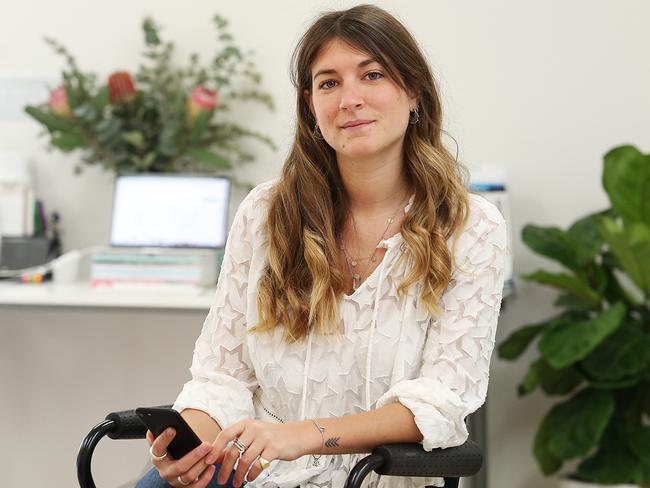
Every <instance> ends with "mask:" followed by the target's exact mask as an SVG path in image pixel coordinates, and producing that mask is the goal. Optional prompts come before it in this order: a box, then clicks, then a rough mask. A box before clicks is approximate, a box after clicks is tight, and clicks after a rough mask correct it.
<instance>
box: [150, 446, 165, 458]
mask: <svg viewBox="0 0 650 488" xmlns="http://www.w3.org/2000/svg"><path fill="white" fill-rule="evenodd" d="M149 454H151V457H152V458H153V459H155V460H156V461H162V460H163V459H165V458H166V457H167V451H165V454H163V455H162V456H156V455H155V454H154V452H153V445H151V446H149Z"/></svg>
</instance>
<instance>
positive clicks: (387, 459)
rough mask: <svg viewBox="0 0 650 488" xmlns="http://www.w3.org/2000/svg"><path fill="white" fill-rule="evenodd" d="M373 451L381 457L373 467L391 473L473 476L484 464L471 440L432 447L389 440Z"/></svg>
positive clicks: (481, 456)
mask: <svg viewBox="0 0 650 488" xmlns="http://www.w3.org/2000/svg"><path fill="white" fill-rule="evenodd" d="M373 454H379V455H380V456H381V457H382V458H383V459H384V463H383V464H382V465H381V467H379V468H378V469H376V470H375V471H376V472H377V473H378V474H386V475H391V476H440V477H445V476H449V477H459V476H472V475H474V474H476V473H477V472H478V470H479V469H481V465H482V464H483V454H482V453H481V448H480V447H479V446H478V445H477V444H476V443H475V442H474V441H466V442H465V444H463V445H460V446H457V447H448V448H447V449H433V450H432V451H425V450H424V449H423V448H422V445H420V444H389V445H385V446H378V447H377V448H376V449H375V450H374V451H373Z"/></svg>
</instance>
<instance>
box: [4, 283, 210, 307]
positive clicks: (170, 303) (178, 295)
mask: <svg viewBox="0 0 650 488" xmlns="http://www.w3.org/2000/svg"><path fill="white" fill-rule="evenodd" d="M215 290H216V287H209V288H198V287H189V286H174V285H152V286H145V285H142V286H137V287H119V288H116V289H108V288H92V287H91V286H90V285H89V283H87V282H79V283H72V284H57V283H52V282H47V283H44V284H40V285H36V284H21V283H16V282H0V306H1V305H25V306H50V307H109V308H152V309H190V310H191V309H194V310H205V311H206V312H207V311H208V310H209V308H210V305H211V304H212V300H213V298H214V293H215Z"/></svg>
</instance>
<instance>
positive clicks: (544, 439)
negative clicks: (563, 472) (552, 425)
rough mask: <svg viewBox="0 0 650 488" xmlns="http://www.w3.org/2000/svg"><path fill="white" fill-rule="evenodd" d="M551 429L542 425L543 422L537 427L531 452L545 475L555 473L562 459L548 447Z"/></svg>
mask: <svg viewBox="0 0 650 488" xmlns="http://www.w3.org/2000/svg"><path fill="white" fill-rule="evenodd" d="M550 434H551V431H550V430H549V429H547V428H545V426H544V422H542V424H541V425H540V426H539V428H538V429H537V433H536V434H535V440H534V442H533V454H534V455H535V459H537V464H539V467H540V469H541V470H542V473H544V474H545V475H546V476H548V475H550V474H553V473H555V472H556V471H557V470H558V469H560V467H561V466H562V460H561V459H560V458H558V457H557V456H556V455H555V454H553V453H552V452H551V450H550V449H549V447H548V443H549V437H550Z"/></svg>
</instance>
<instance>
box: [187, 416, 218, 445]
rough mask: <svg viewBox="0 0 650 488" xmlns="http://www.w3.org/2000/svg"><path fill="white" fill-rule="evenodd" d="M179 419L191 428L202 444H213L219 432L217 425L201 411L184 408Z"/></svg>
mask: <svg viewBox="0 0 650 488" xmlns="http://www.w3.org/2000/svg"><path fill="white" fill-rule="evenodd" d="M181 417H183V418H184V419H185V421H186V422H187V423H188V424H189V426H190V427H192V430H193V431H194V432H196V435H198V436H199V439H201V440H202V441H204V442H214V440H215V439H216V438H217V436H218V435H219V432H221V427H219V424H218V423H217V422H216V421H215V420H214V419H213V418H212V417H210V415H208V414H207V413H205V412H204V411H202V410H194V409H192V408H186V409H185V410H183V411H182V412H181Z"/></svg>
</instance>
